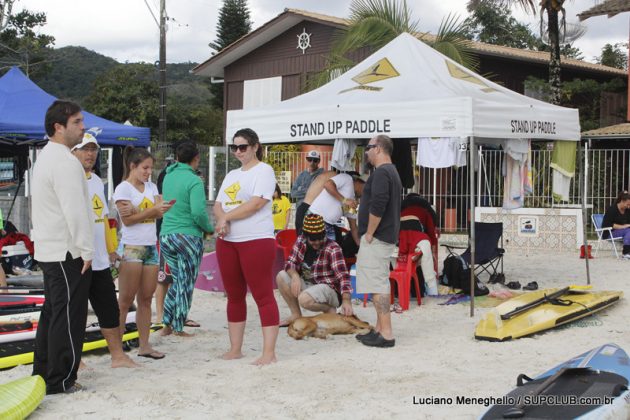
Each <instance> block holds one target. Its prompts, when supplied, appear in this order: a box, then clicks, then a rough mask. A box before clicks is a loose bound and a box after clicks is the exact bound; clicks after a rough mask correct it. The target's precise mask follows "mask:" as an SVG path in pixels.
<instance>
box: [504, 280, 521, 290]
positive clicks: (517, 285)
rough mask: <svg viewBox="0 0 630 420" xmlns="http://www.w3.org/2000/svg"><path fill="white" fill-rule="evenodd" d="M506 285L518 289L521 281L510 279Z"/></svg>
mask: <svg viewBox="0 0 630 420" xmlns="http://www.w3.org/2000/svg"><path fill="white" fill-rule="evenodd" d="M506 286H507V287H508V288H510V289H512V290H518V289H520V288H521V283H519V282H517V281H511V282H509V283H508V284H506Z"/></svg>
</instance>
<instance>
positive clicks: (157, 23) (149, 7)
mask: <svg viewBox="0 0 630 420" xmlns="http://www.w3.org/2000/svg"><path fill="white" fill-rule="evenodd" d="M144 4H146V5H147V9H149V13H151V16H153V20H154V21H155V24H156V25H157V27H158V28H160V22H158V19H157V18H156V17H155V13H153V9H151V6H149V3H148V2H147V0H144Z"/></svg>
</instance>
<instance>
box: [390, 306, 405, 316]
mask: <svg viewBox="0 0 630 420" xmlns="http://www.w3.org/2000/svg"><path fill="white" fill-rule="evenodd" d="M390 311H391V312H395V313H397V314H402V312H403V310H402V306H400V305H399V304H398V303H395V304H393V305H392V307H391V309H390Z"/></svg>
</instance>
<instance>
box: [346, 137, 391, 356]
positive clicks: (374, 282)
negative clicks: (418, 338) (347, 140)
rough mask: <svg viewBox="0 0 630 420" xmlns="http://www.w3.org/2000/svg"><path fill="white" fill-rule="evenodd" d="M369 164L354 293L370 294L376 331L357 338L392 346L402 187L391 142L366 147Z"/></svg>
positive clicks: (383, 139) (378, 139) (375, 141)
mask: <svg viewBox="0 0 630 420" xmlns="http://www.w3.org/2000/svg"><path fill="white" fill-rule="evenodd" d="M365 150H366V151H365V153H366V156H367V159H368V161H369V162H370V163H371V164H372V165H373V166H374V167H375V168H376V169H375V170H374V172H372V174H371V175H370V177H369V178H368V180H367V182H366V183H365V187H364V188H363V196H362V198H361V206H359V236H360V237H361V244H360V246H359V253H358V254H357V284H356V288H357V293H373V294H374V296H373V302H374V308H375V309H376V328H375V330H372V331H370V332H369V333H367V334H359V335H357V339H358V340H359V341H360V342H361V343H363V344H364V345H366V346H370V347H394V345H395V344H396V340H394V336H393V332H392V321H391V315H390V312H389V300H390V293H391V291H390V285H389V259H390V256H391V255H392V253H393V252H394V250H395V248H396V242H398V232H399V230H400V201H401V195H402V184H401V182H400V177H399V175H398V171H397V170H396V167H395V166H394V165H393V164H392V151H393V150H394V144H393V142H392V139H390V138H389V137H387V136H385V135H378V136H376V137H373V138H372V139H370V142H369V143H368V145H367V146H366V147H365Z"/></svg>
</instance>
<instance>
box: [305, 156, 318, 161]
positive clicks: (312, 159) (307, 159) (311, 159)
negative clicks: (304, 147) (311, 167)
mask: <svg viewBox="0 0 630 420" xmlns="http://www.w3.org/2000/svg"><path fill="white" fill-rule="evenodd" d="M306 161H307V162H319V159H317V158H311V157H308V158H306Z"/></svg>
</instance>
